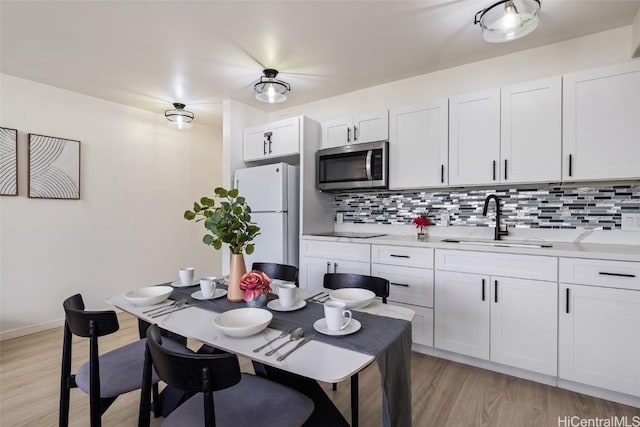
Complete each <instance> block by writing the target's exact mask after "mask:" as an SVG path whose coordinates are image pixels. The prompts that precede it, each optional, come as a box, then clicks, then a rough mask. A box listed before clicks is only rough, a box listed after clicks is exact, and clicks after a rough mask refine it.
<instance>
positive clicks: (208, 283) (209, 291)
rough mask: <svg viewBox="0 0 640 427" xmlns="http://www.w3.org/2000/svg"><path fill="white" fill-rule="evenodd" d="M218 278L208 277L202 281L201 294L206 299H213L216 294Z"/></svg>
mask: <svg viewBox="0 0 640 427" xmlns="http://www.w3.org/2000/svg"><path fill="white" fill-rule="evenodd" d="M216 285H217V281H216V277H214V276H206V277H202V278H201V279H200V292H202V296H203V297H205V298H211V297H212V296H213V295H214V294H215V293H216Z"/></svg>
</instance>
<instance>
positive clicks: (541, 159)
mask: <svg viewBox="0 0 640 427" xmlns="http://www.w3.org/2000/svg"><path fill="white" fill-rule="evenodd" d="M501 99H502V102H501V106H500V107H501V133H500V154H501V160H500V165H501V168H502V173H501V174H500V181H501V182H509V183H512V182H513V183H520V182H540V181H542V182H550V181H559V180H560V179H561V173H560V166H561V163H562V153H561V149H562V110H561V109H562V81H561V78H560V77H553V78H549V79H544V80H536V81H533V82H527V83H523V84H519V85H515V86H509V87H506V88H502V89H501Z"/></svg>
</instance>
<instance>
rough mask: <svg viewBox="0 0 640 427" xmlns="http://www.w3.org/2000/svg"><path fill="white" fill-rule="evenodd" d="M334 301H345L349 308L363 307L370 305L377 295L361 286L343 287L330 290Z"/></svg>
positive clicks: (330, 295)
mask: <svg viewBox="0 0 640 427" xmlns="http://www.w3.org/2000/svg"><path fill="white" fill-rule="evenodd" d="M329 297H331V299H332V300H333V301H340V302H343V303H345V305H346V306H347V308H362V307H365V306H366V305H368V304H369V303H370V302H371V301H373V299H374V298H375V297H376V294H374V293H373V292H372V291H370V290H368V289H361V288H343V289H336V290H333V291H331V292H329Z"/></svg>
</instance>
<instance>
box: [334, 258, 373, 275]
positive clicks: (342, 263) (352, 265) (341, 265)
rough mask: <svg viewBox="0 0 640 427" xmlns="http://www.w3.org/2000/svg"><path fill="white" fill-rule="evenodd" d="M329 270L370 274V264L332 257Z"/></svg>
mask: <svg viewBox="0 0 640 427" xmlns="http://www.w3.org/2000/svg"><path fill="white" fill-rule="evenodd" d="M331 271H332V272H334V273H351V274H363V275H365V276H368V275H369V274H371V264H369V263H368V262H359V261H346V260H341V259H334V260H333V261H332V262H331Z"/></svg>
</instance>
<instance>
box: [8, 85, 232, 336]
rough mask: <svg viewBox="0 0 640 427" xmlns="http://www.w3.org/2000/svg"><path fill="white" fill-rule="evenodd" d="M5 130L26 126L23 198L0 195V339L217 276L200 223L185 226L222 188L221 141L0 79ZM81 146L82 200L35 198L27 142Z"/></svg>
mask: <svg viewBox="0 0 640 427" xmlns="http://www.w3.org/2000/svg"><path fill="white" fill-rule="evenodd" d="M0 90H1V91H2V95H1V97H0V126H4V127H10V128H16V129H18V144H19V152H18V154H19V158H18V164H19V183H18V185H19V193H20V195H19V196H18V197H0V316H1V317H0V338H1V339H7V338H11V337H14V336H19V335H24V334H26V333H31V332H34V331H37V330H41V329H45V328H47V327H52V326H57V325H61V324H62V319H63V317H64V313H63V310H62V301H63V300H64V299H65V298H66V297H68V296H70V295H73V294H75V293H77V292H79V293H81V294H82V295H83V297H84V298H85V303H86V304H87V307H88V308H96V309H101V308H105V307H107V304H106V303H105V299H107V298H109V297H110V296H113V295H115V294H117V293H121V292H125V291H126V290H129V289H134V288H139V287H142V286H147V285H154V284H158V283H163V282H167V281H171V280H174V279H175V278H177V269H178V268H179V267H183V266H187V265H189V266H194V267H195V268H196V275H197V276H200V275H205V274H220V254H219V252H216V251H214V250H213V249H211V248H209V247H207V246H205V245H204V244H203V243H201V238H202V235H203V232H202V231H201V230H203V228H202V226H201V224H195V223H193V222H187V221H185V220H184V219H183V218H182V215H183V213H184V211H185V210H186V209H188V208H189V207H190V206H192V203H193V201H194V200H196V199H199V198H200V196H202V195H204V194H212V193H213V188H215V187H216V186H218V185H220V183H221V178H222V176H221V165H222V140H221V139H222V132H221V130H220V129H218V128H213V127H206V126H202V125H196V126H194V127H193V128H192V129H190V130H188V131H178V130H176V129H173V128H170V127H168V126H166V119H165V118H164V116H163V115H161V114H155V113H151V112H148V111H143V110H139V109H136V108H132V107H127V106H124V105H120V104H115V103H112V102H108V101H104V100H101V99H97V98H93V97H89V96H85V95H80V94H78V93H74V92H69V91H66V90H62V89H58V88H55V87H51V86H47V85H43V84H39V83H36V82H32V81H28V80H24V79H20V78H16V77H13V76H9V75H4V74H0ZM30 132H31V133H39V134H44V135H51V136H56V137H62V138H69V139H76V140H80V141H81V150H82V160H81V199H80V200H43V199H29V198H27V196H26V195H27V188H26V187H27V135H28V133H30Z"/></svg>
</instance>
